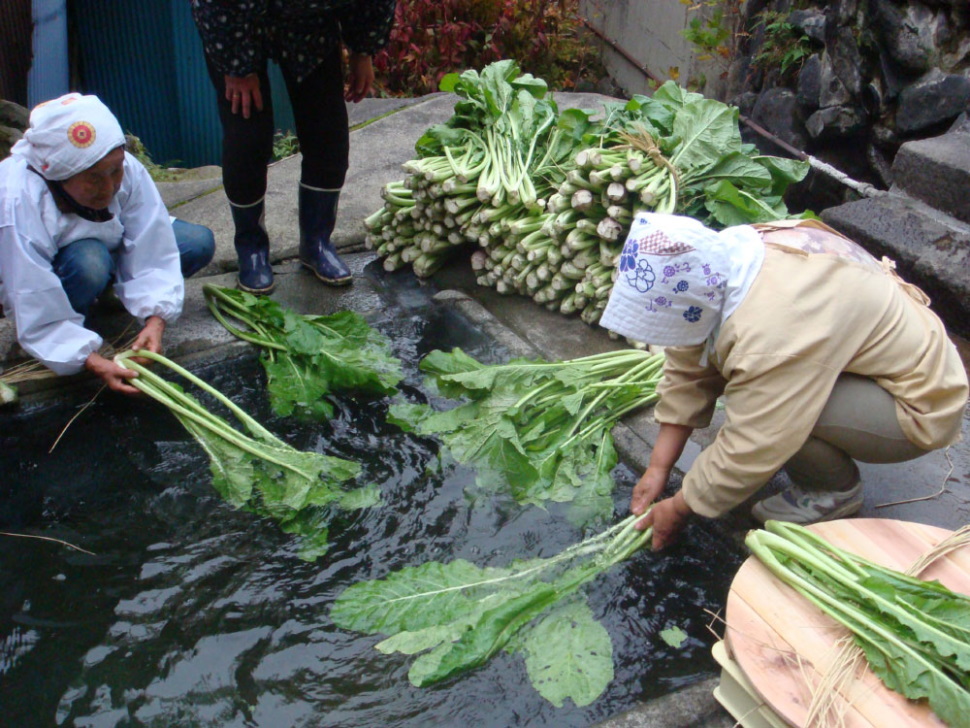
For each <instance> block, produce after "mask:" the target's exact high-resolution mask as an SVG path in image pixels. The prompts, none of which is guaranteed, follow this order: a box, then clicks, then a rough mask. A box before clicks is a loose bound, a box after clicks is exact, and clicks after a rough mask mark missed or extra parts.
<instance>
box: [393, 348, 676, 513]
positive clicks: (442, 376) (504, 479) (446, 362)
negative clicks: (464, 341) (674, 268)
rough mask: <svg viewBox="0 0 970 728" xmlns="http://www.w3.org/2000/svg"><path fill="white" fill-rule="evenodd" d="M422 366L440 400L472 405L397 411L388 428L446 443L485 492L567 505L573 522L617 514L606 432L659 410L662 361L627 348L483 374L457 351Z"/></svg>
mask: <svg viewBox="0 0 970 728" xmlns="http://www.w3.org/2000/svg"><path fill="white" fill-rule="evenodd" d="M420 367H421V370H422V371H424V372H426V373H427V374H429V375H430V376H431V378H432V381H433V382H434V384H435V385H436V387H437V389H438V390H439V391H440V392H441V393H442V394H443V395H445V396H446V397H450V398H455V399H457V398H466V399H467V400H468V401H467V402H466V403H464V404H460V405H459V406H457V407H455V408H454V409H450V410H447V411H444V412H435V411H434V410H432V409H431V408H430V407H429V406H427V405H416V404H396V405H392V407H391V412H390V418H391V421H392V422H394V423H396V424H398V425H399V426H400V427H402V428H403V429H405V430H409V431H415V432H418V433H420V434H422V435H436V436H438V437H440V438H441V439H442V441H443V443H444V444H445V446H446V447H447V448H448V451H449V452H450V453H451V455H452V456H453V457H454V458H455V460H456V461H458V462H460V463H464V464H473V465H475V466H477V467H478V469H479V475H478V483H479V486H481V487H483V488H486V489H488V490H493V491H501V492H505V493H508V494H509V495H511V496H512V497H513V498H514V499H515V501H516V502H518V503H520V504H535V505H540V506H541V505H544V504H545V503H546V502H547V501H554V502H561V503H570V504H571V508H570V513H569V518H570V520H571V521H573V522H574V523H577V524H584V523H588V522H590V521H592V520H594V519H599V520H607V519H609V517H610V516H611V515H612V513H613V500H612V498H611V494H612V492H613V479H612V477H611V471H612V470H613V468H614V467H615V465H616V463H617V455H616V450H615V449H614V447H613V440H612V437H611V435H610V431H611V430H612V428H613V425H614V424H616V422H617V421H618V420H619V419H620V418H622V417H623V416H624V415H626V414H628V413H629V412H631V411H633V410H635V409H637V408H639V407H642V406H644V405H647V404H651V403H653V402H655V401H656V399H657V395H656V386H657V383H658V381H659V380H660V377H661V370H662V368H663V355H661V354H655V355H652V354H649V353H647V352H645V351H642V350H637V349H628V350H623V351H613V352H608V353H605V354H596V355H593V356H587V357H583V358H580V359H571V360H567V361H555V362H546V361H542V360H535V361H532V360H526V359H514V360H512V361H510V362H509V363H507V364H498V365H485V364H481V363H480V362H478V361H477V360H475V359H474V358H472V357H470V356H468V355H467V354H465V353H464V352H463V351H461V350H460V349H454V350H453V351H452V352H451V353H446V352H442V351H434V352H431V353H430V354H428V356H426V357H425V358H424V359H423V360H422V361H421V364H420Z"/></svg>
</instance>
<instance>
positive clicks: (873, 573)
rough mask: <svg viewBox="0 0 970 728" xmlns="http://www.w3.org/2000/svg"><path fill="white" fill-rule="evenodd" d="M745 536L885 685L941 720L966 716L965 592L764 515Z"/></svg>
mask: <svg viewBox="0 0 970 728" xmlns="http://www.w3.org/2000/svg"><path fill="white" fill-rule="evenodd" d="M765 529H766V530H757V531H751V532H750V533H749V534H748V536H747V538H746V539H745V543H747V545H748V547H749V548H750V549H751V551H752V552H753V553H754V554H755V555H756V556H757V557H758V558H759V559H760V560H761V562H762V563H763V564H764V565H765V566H767V567H768V568H769V569H770V570H771V571H772V573H774V574H775V575H776V576H777V577H778V578H779V579H781V580H782V581H784V582H785V583H786V584H788V585H790V586H791V587H792V588H794V589H795V590H796V591H798V592H799V593H800V594H801V595H802V596H804V597H805V598H806V599H808V600H809V601H810V602H812V603H813V604H815V605H816V606H817V607H818V608H819V609H821V610H822V611H823V612H825V613H826V614H828V615H829V616H831V617H832V618H833V619H835V620H836V621H837V622H839V623H840V624H842V625H844V626H845V627H847V628H848V629H849V630H850V631H851V632H852V634H853V637H854V638H855V641H856V643H857V644H858V645H859V647H861V648H862V650H863V652H864V653H865V655H866V659H867V660H868V662H869V666H870V667H871V668H872V671H873V672H874V673H875V674H876V675H878V676H879V678H880V679H881V680H882V681H883V683H885V684H886V686H887V687H888V688H890V689H891V690H895V691H896V692H898V693H900V694H902V695H904V696H906V697H907V698H909V699H911V700H920V699H923V698H925V699H926V700H927V701H928V702H929V705H930V707H931V708H932V709H933V712H935V713H936V714H937V715H938V716H939V717H940V718H941V719H942V720H943V721H944V722H946V723H947V725H951V726H965V725H967V716H968V715H970V597H967V596H965V595H963V594H957V593H955V592H952V591H950V590H949V589H947V588H946V587H944V586H943V585H942V584H940V583H939V582H925V581H921V580H919V579H916V578H913V577H910V576H907V575H905V574H902V573H900V572H898V571H894V570H892V569H887V568H885V567H883V566H879V565H877V564H874V563H872V562H870V561H867V560H865V559H862V558H861V557H858V556H856V555H854V554H850V553H848V552H846V551H843V550H841V549H838V548H836V547H835V546H833V545H832V544H830V543H828V542H827V541H826V540H825V539H823V538H821V537H820V536H818V535H817V534H815V533H812V532H811V531H810V530H808V529H806V528H803V527H801V526H798V525H795V524H790V523H782V522H780V521H768V522H767V523H766V524H765Z"/></svg>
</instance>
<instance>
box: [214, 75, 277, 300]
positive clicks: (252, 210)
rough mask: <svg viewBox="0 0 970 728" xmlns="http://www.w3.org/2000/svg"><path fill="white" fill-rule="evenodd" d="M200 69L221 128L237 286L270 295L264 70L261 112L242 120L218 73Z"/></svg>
mask: <svg viewBox="0 0 970 728" xmlns="http://www.w3.org/2000/svg"><path fill="white" fill-rule="evenodd" d="M206 66H207V67H208V70H209V78H210V79H211V80H212V87H213V88H214V89H215V92H216V103H217V104H218V108H219V121H220V122H221V123H222V181H223V185H224V187H225V190H226V197H228V198H229V209H230V210H231V211H232V221H233V225H234V226H235V237H234V239H233V242H234V244H235V247H236V256H237V258H238V260H239V287H240V288H242V289H243V290H245V291H249V292H250V293H256V294H264V293H269V292H270V291H272V290H273V268H272V266H270V262H269V236H268V235H267V234H266V229H265V228H264V227H263V213H264V209H263V208H264V199H265V196H266V166H267V165H268V164H269V160H270V158H271V157H272V154H273V131H274V129H273V103H272V96H271V93H270V85H269V76H268V74H267V73H266V69H265V68H264V69H263V70H262V71H261V72H260V73H259V87H260V90H261V92H262V97H263V110H262V111H259V110H257V109H256V108H255V107H254V108H253V109H252V113H251V114H250V118H248V119H246V118H244V117H243V115H242V113H237V114H233V113H232V105H231V103H230V102H229V101H228V100H227V99H226V83H225V78H224V76H223V74H222V73H220V72H219V71H218V69H216V68H215V67H214V66H213V65H212V64H211V63H209V61H208V59H206Z"/></svg>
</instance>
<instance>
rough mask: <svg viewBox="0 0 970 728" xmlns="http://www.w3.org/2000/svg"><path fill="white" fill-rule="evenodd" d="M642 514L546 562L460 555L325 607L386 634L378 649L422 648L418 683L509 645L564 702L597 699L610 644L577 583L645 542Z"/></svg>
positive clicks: (346, 623) (354, 625)
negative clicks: (496, 561)
mask: <svg viewBox="0 0 970 728" xmlns="http://www.w3.org/2000/svg"><path fill="white" fill-rule="evenodd" d="M640 518H641V517H640V516H630V517H628V518H627V519H625V520H624V521H622V522H620V523H618V524H616V525H614V526H613V527H611V528H609V529H608V530H606V531H604V532H602V533H600V534H598V535H596V536H593V537H592V538H589V539H587V540H585V541H583V542H581V543H579V544H576V545H574V546H571V547H569V548H568V549H566V550H565V551H563V552H561V553H560V554H558V555H556V556H553V557H550V558H546V559H529V560H524V561H515V562H513V563H512V564H510V565H509V566H507V567H504V568H496V567H484V568H482V567H478V566H475V565H474V564H472V563H470V562H468V561H465V560H462V559H458V560H455V561H452V562H450V563H447V564H441V563H437V562H429V563H426V564H423V565H421V566H416V567H407V568H404V569H401V570H400V571H397V572H394V573H392V574H391V575H390V576H388V577H387V578H385V579H380V580H376V581H365V582H359V583H357V584H354V585H353V586H351V587H349V588H348V589H346V590H345V591H344V592H343V593H342V594H340V596H339V597H337V600H336V601H335V603H334V605H333V608H332V609H331V612H330V617H331V619H332V620H333V621H334V623H335V624H336V625H337V626H338V627H341V628H342V629H347V630H354V631H357V632H364V633H366V634H386V635H389V636H388V638H387V639H385V640H384V641H383V642H381V643H379V644H378V645H377V649H378V650H380V651H381V652H385V653H391V652H401V653H403V654H407V655H413V654H418V653H421V654H420V656H419V657H418V658H417V659H416V660H415V661H414V662H413V663H412V665H411V669H410V671H409V673H408V678H409V680H410V681H411V683H412V684H414V685H415V686H417V687H423V686H427V685H432V684H435V683H438V682H441V681H443V680H447V679H449V678H451V677H453V676H455V675H457V674H458V673H461V672H464V671H467V670H471V669H474V668H476V667H479V666H481V665H482V664H484V663H485V662H487V661H488V660H489V659H490V658H491V657H493V656H494V655H496V654H497V653H498V652H499V651H501V650H505V651H507V652H509V653H513V654H516V653H517V654H522V655H523V656H524V657H525V661H526V669H527V671H528V674H529V677H530V679H531V680H532V684H533V685H534V686H535V687H536V689H537V690H538V691H539V692H540V694H541V695H542V696H543V697H544V698H546V699H547V700H549V701H550V702H552V703H553V704H555V705H556V706H559V707H561V706H562V705H563V703H564V701H565V700H566V698H570V699H572V701H573V702H574V703H576V705H579V706H583V705H588V704H590V703H591V702H593V701H594V700H595V699H596V698H597V697H598V696H599V695H600V694H602V692H603V691H604V690H605V689H606V687H607V685H608V684H609V683H610V681H611V680H612V679H613V646H612V643H611V641H610V638H609V635H608V634H607V632H606V630H605V629H604V628H603V626H602V625H601V624H599V622H597V621H596V620H595V618H594V617H593V614H592V611H591V610H590V608H589V606H588V605H587V603H586V600H585V597H584V596H583V595H582V593H581V591H580V589H581V587H582V586H583V585H584V584H586V583H588V582H589V581H591V580H592V579H594V578H595V577H596V576H598V575H599V574H602V573H604V572H605V571H606V570H607V569H609V568H610V567H611V566H613V565H614V564H616V563H618V562H620V561H623V560H624V559H627V558H629V557H630V556H631V555H632V554H633V553H635V552H636V551H637V550H638V549H640V548H641V547H643V546H644V545H645V544H646V543H649V540H650V534H651V529H646V530H644V531H637V530H636V529H635V528H634V524H635V523H636V521H637V520H639V519H640Z"/></svg>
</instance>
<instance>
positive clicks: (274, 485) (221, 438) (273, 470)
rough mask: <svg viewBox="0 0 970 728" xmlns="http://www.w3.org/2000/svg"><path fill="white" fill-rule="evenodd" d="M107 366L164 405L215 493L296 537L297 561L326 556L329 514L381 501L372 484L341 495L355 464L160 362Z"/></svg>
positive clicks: (124, 360)
mask: <svg viewBox="0 0 970 728" xmlns="http://www.w3.org/2000/svg"><path fill="white" fill-rule="evenodd" d="M135 357H138V358H142V359H148V360H151V361H153V362H157V363H158V364H162V365H164V366H165V367H167V368H168V369H170V370H171V371H172V372H174V373H175V374H177V375H179V376H181V377H183V378H184V379H186V380H187V381H188V382H190V383H191V384H193V385H194V386H196V387H198V388H199V389H201V390H202V391H204V392H206V393H208V394H209V395H211V396H212V397H214V398H215V399H216V400H217V401H218V402H220V403H221V404H222V405H224V406H225V407H226V408H227V409H228V410H229V411H230V412H231V413H232V414H233V415H234V416H235V417H236V419H237V420H239V422H240V423H242V425H243V427H244V428H245V429H246V431H248V433H249V434H248V435H247V434H245V433H243V432H240V431H239V430H237V429H235V428H234V427H232V426H231V425H230V424H229V423H228V422H226V421H225V420H224V419H222V418H221V417H219V416H217V415H215V414H213V413H212V412H210V411H209V410H207V409H206V408H205V407H204V406H203V405H202V404H201V403H200V402H199V401H198V400H197V399H196V398H195V397H193V396H192V395H190V394H188V393H187V392H185V390H183V389H182V387H180V386H179V385H178V384H175V383H174V382H170V381H168V380H166V379H164V378H162V377H161V376H159V375H158V374H156V373H155V372H153V371H152V370H151V369H149V368H148V367H147V366H145V365H144V364H143V363H141V362H139V361H137V360H136V358H135ZM114 361H115V362H116V363H117V364H118V365H120V366H122V367H125V368H126V369H132V370H134V371H136V372H138V376H137V377H135V378H134V379H131V380H130V381H131V383H132V384H133V385H134V386H135V387H137V388H138V389H140V390H141V391H142V392H144V393H145V394H147V395H148V396H150V397H151V398H152V399H154V400H156V401H158V402H160V403H161V404H163V405H165V406H166V407H167V408H168V409H169V411H171V412H172V414H173V415H175V417H176V418H177V419H178V420H179V422H181V423H182V425H183V426H184V427H185V429H186V430H188V431H189V434H191V435H192V437H194V438H195V439H196V441H197V442H198V443H199V444H200V445H201V446H202V448H203V449H204V450H205V452H206V454H207V455H208V456H209V461H210V463H209V467H210V469H211V471H212V485H213V487H214V488H215V489H216V490H217V491H218V492H219V494H220V495H221V496H222V497H223V498H224V499H225V500H226V501H227V502H228V503H230V504H231V505H232V506H233V507H235V508H244V509H246V510H248V511H251V512H253V513H256V514H258V515H261V516H268V517H270V518H273V519H274V520H275V521H277V522H278V524H279V525H280V527H281V528H282V529H283V530H284V531H285V532H287V533H293V534H297V535H299V536H301V537H302V541H301V546H300V556H301V558H304V559H306V560H308V561H313V560H314V559H316V558H317V557H318V556H321V555H322V554H324V553H326V551H327V546H328V544H327V530H328V526H327V524H328V523H329V520H330V518H331V516H332V508H340V509H344V510H356V509H359V508H366V507H368V506H372V505H376V504H377V503H379V502H380V492H379V491H378V489H377V487H376V486H373V485H370V486H366V487H363V488H357V489H353V490H344V489H343V486H342V484H343V483H345V482H346V481H349V480H351V479H353V478H355V477H357V475H358V474H359V473H360V466H359V465H358V464H357V463H354V462H351V461H349V460H343V459H342V458H336V457H331V456H328V455H322V454H320V453H317V452H302V451H300V450H296V449H294V448H292V447H290V446H289V445H287V444H286V443H285V442H283V441H282V440H280V439H278V438H277V437H276V436H274V435H273V434H272V433H270V432H269V431H268V430H267V429H266V428H264V427H263V426H262V425H260V424H259V423H258V422H257V421H256V420H254V419H253V418H252V417H250V416H249V415H248V414H246V413H245V412H244V411H243V410H242V409H241V408H239V407H238V406H237V405H236V404H234V403H233V402H232V400H230V399H229V398H228V397H226V396H225V395H223V394H222V393H221V392H219V391H218V390H217V389H215V388H214V387H212V386H211V385H209V384H207V383H206V382H204V381H203V380H201V379H199V378H198V377H196V376H195V375H194V374H192V373H191V372H189V371H187V370H186V369H184V368H182V367H180V366H179V365H178V364H176V363H175V362H173V361H171V360H169V359H167V358H165V357H164V356H162V355H160V354H155V353H154V352H151V351H145V350H138V351H131V350H129V351H125V352H122V353H121V354H118V355H117V356H116V357H115V359H114Z"/></svg>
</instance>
